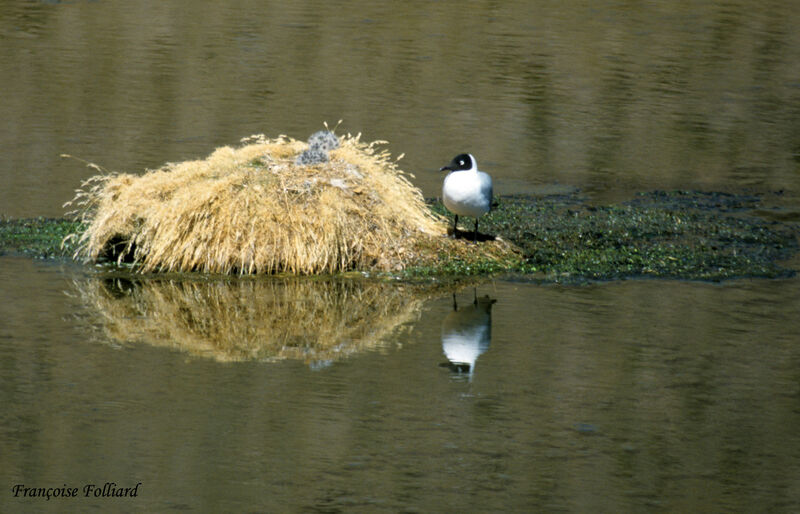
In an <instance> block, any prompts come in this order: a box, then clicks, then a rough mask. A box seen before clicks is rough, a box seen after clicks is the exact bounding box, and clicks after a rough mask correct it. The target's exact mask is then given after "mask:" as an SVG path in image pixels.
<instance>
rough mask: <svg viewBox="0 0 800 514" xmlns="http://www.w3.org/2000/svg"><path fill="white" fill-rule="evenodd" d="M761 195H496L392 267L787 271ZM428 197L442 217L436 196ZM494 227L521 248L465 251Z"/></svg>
mask: <svg viewBox="0 0 800 514" xmlns="http://www.w3.org/2000/svg"><path fill="white" fill-rule="evenodd" d="M762 199H763V198H762V197H760V196H753V195H731V194H722V193H704V192H696V191H672V192H663V191H654V192H649V193H642V194H639V195H637V196H636V197H635V198H633V199H632V200H630V201H628V202H624V203H621V204H614V205H607V206H593V205H590V204H588V203H587V202H586V201H585V199H584V198H582V197H581V196H580V195H578V194H572V195H550V196H542V197H532V196H504V197H500V198H499V199H498V202H499V203H498V205H497V206H496V207H495V208H494V209H493V210H492V212H490V213H489V214H488V215H486V216H484V217H482V218H481V220H480V227H479V228H480V237H479V242H478V243H472V242H471V241H464V244H463V245H462V246H463V247H464V248H463V249H462V250H463V251H458V252H456V251H455V250H453V248H455V247H453V246H452V245H450V246H448V245H440V246H437V247H436V248H431V252H432V253H433V254H435V258H434V259H433V260H432V263H431V264H429V265H424V266H414V267H410V268H407V269H406V270H405V271H404V272H402V273H401V274H400V275H401V277H403V278H407V279H425V278H427V277H436V278H437V279H448V278H450V279H453V278H456V279H460V278H463V277H465V276H485V275H498V274H501V275H506V276H511V277H513V278H521V279H524V280H534V281H540V282H581V281H586V280H617V279H623V278H634V277H653V278H671V279H690V280H711V281H718V280H724V279H730V278H742V277H763V278H777V277H786V276H791V275H793V274H794V273H795V271H794V270H792V269H788V268H786V267H784V266H781V264H780V263H781V261H783V260H786V259H788V258H790V257H792V256H793V255H795V254H796V253H797V252H798V235H800V228H799V227H800V225H798V223H795V222H784V221H777V220H765V219H763V218H761V217H759V216H757V215H756V214H755V213H756V212H760V213H763V212H764V207H763V205H762ZM429 204H430V206H431V208H432V210H434V211H435V212H438V213H440V214H444V215H446V216H450V214H449V213H448V212H447V211H446V209H445V208H444V206H443V205H442V204H441V203H440V202H434V201H431V202H429ZM777 214H780V213H777ZM776 217H778V218H780V216H776ZM451 223H452V218H451ZM473 223H474V222H473V220H472V218H467V219H464V220H461V223H460V231H461V230H463V231H464V232H461V233H460V235H461V236H462V237H463V238H465V239H466V240H471V238H472V232H471V229H472V226H473ZM83 230H84V227H83V226H81V224H80V223H79V222H77V221H68V220H65V219H52V218H35V219H20V220H0V254H2V253H22V254H26V255H30V256H34V257H41V258H47V257H60V256H71V255H73V253H74V250H75V248H74V246H73V244H72V243H71V241H72V240H74V238H73V239H72V240H70V239H68V240H67V243H66V244H65V245H64V246H62V241H63V240H64V238H65V237H66V236H67V235H68V234H71V233H78V234H79V233H81V232H82V231H83ZM494 235H499V236H500V237H501V238H503V239H504V240H506V241H509V242H511V243H513V244H514V245H516V246H517V247H518V248H519V250H520V251H519V252H518V253H513V252H512V253H508V252H506V253H498V254H497V255H489V256H487V255H486V254H485V253H481V252H474V253H473V252H470V251H469V249H470V248H472V245H473V244H477V245H482V244H486V243H485V242H481V241H480V239H484V240H485V239H486V238H487V237H488V238H491V237H492V236H494Z"/></svg>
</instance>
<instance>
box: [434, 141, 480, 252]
mask: <svg viewBox="0 0 800 514" xmlns="http://www.w3.org/2000/svg"><path fill="white" fill-rule="evenodd" d="M445 170H448V171H449V172H450V173H448V174H447V176H446V177H445V178H444V184H443V185H442V200H443V201H444V206H445V207H447V208H448V209H449V210H450V212H452V213H453V214H455V215H456V218H455V221H454V222H453V237H456V234H457V233H458V216H459V215H461V216H473V217H474V218H475V233H474V235H473V240H474V241H477V240H478V218H479V217H480V216H482V215H483V214H486V213H487V212H489V209H491V208H492V177H490V176H489V174H488V173H484V172H482V171H479V170H478V163H477V162H475V158H474V157H473V156H472V155H471V154H468V153H462V154H459V155H456V156H455V157H454V158H453V160H452V161H450V164H448V165H447V166H442V168H441V169H440V170H439V171H445Z"/></svg>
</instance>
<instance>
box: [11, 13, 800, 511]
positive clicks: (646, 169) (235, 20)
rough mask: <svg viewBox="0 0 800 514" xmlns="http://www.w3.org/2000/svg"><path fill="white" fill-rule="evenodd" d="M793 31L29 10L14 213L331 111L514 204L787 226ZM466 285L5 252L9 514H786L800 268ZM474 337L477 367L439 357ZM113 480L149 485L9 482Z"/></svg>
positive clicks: (19, 25)
mask: <svg viewBox="0 0 800 514" xmlns="http://www.w3.org/2000/svg"><path fill="white" fill-rule="evenodd" d="M798 16H800V14H798V11H797V9H796V8H795V6H794V5H793V3H792V2H768V3H764V4H759V5H758V6H756V5H750V4H746V3H737V2H696V3H693V4H691V5H680V6H672V5H670V6H667V5H666V4H665V5H662V4H659V3H644V4H637V5H627V4H620V3H612V2H600V3H598V2H570V3H567V4H564V3H549V4H544V5H541V6H531V5H529V3H527V2H505V3H502V4H499V5H496V4H492V3H472V4H470V5H469V8H465V7H464V4H463V3H455V2H438V3H433V4H429V3H407V4H402V5H400V4H396V3H379V2H356V3H351V4H349V5H348V6H347V7H342V6H339V5H333V4H329V3H324V2H317V1H310V2H306V3H302V4H301V3H280V2H279V3H265V2H247V1H240V2H225V3H216V2H204V3H197V2H185V1H175V2H168V3H164V2H136V3H131V2H119V1H104V2H89V1H80V0H78V1H75V2H65V3H61V2H39V1H20V2H14V3H12V4H11V5H6V6H4V7H3V9H2V12H0V40H1V41H2V44H0V89H1V90H2V91H4V92H5V94H4V99H3V101H2V102H0V118H2V119H3V120H4V123H3V124H1V125H0V177H2V179H3V187H2V188H0V215H5V216H13V217H19V216H38V215H45V216H60V215H62V214H63V212H64V211H63V209H62V208H61V204H62V203H63V202H65V201H67V200H69V199H70V198H71V196H72V194H73V189H74V188H76V187H77V186H78V185H79V183H80V181H81V180H83V179H85V178H88V177H89V176H91V175H92V174H93V173H95V172H94V171H93V170H92V169H88V168H86V167H85V166H84V165H83V164H82V163H80V162H78V161H75V160H71V159H62V158H60V157H59V155H60V154H62V153H67V154H71V155H74V156H76V157H79V158H81V159H85V160H88V161H91V162H96V163H98V164H101V165H103V166H105V167H107V168H108V169H111V170H119V171H129V172H140V171H141V170H143V169H145V168H153V167H157V166H159V165H161V164H162V163H164V162H168V161H176V160H183V159H187V158H195V157H204V156H205V155H207V154H208V153H210V152H211V151H212V150H213V149H214V148H215V147H217V146H219V145H223V144H236V143H237V141H238V140H239V139H240V138H241V137H244V136H248V135H250V134H253V133H266V134H267V135H271V136H274V135H278V134H281V133H284V134H288V135H290V136H293V137H297V138H303V139H304V138H306V137H307V136H308V135H309V134H311V133H312V132H314V131H316V130H318V129H319V128H321V124H322V121H325V120H327V121H328V122H329V123H331V124H335V123H336V122H337V121H338V120H339V119H341V118H343V119H344V122H343V123H342V126H341V127H340V128H339V129H338V130H339V131H344V132H352V133H357V132H363V133H364V139H365V140H373V139H387V140H389V141H390V144H389V149H390V150H391V151H392V152H393V153H394V154H400V153H405V154H406V156H405V158H404V160H403V161H401V162H402V163H403V168H404V169H405V170H407V171H411V172H414V173H415V174H416V179H415V180H416V183H417V184H418V185H419V186H420V187H421V188H422V190H423V192H424V193H425V194H426V195H427V196H434V195H437V194H439V188H440V187H441V179H442V177H441V175H440V174H438V173H437V172H435V170H437V169H438V168H439V167H440V166H442V165H444V164H446V163H447V162H448V161H449V160H450V159H451V158H452V156H453V155H455V154H456V153H459V152H461V151H469V152H471V153H473V154H474V155H475V156H476V158H477V160H478V161H479V164H480V166H481V168H482V169H485V170H486V171H489V172H490V173H492V175H493V177H494V180H495V188H496V190H498V192H500V193H511V192H531V193H534V194H535V193H541V192H544V191H548V190H551V189H552V188H558V187H577V188H580V189H581V190H583V191H584V192H585V193H586V194H587V196H588V197H589V198H590V200H591V201H594V202H605V201H611V200H617V199H627V198H630V196H631V195H632V194H634V193H635V192H636V191H643V190H649V189H653V188H682V189H683V188H685V189H689V188H702V189H706V190H717V191H720V190H721V191H736V192H740V191H747V192H753V193H766V192H772V191H775V190H781V189H782V190H784V194H783V195H782V196H780V202H781V204H782V205H781V207H782V209H783V212H782V214H781V216H782V217H783V218H784V219H797V217H798V208H797V206H798V205H800V202H798V191H800V173H798V163H800V146H798V143H797V142H798V140H800V139H798V136H800V70H799V69H798V67H797V64H796V63H798V62H800V35H799V34H798V32H797V31H796V30H795V28H796V27H797V26H798V25H800V23H799V22H800V20H799V19H798ZM793 266H794V267H795V268H797V266H798V263H797V262H796V261H795V262H794V263H793ZM452 293H453V291H451V290H448V289H445V288H443V289H428V288H421V289H420V288H414V287H410V286H403V287H400V286H397V285H396V284H384V283H372V282H362V281H347V280H344V281H337V280H334V281H329V280H328V281H325V280H323V281H319V282H318V281H308V280H293V279H279V280H271V279H264V278H263V277H262V278H258V279H250V278H245V279H232V280H220V279H206V278H203V277H194V278H192V279H191V280H177V279H175V278H172V279H169V280H153V279H141V280H130V277H108V276H104V275H103V274H101V273H98V272H97V271H94V270H92V269H91V268H87V267H82V266H79V265H76V264H70V263H64V262H57V263H45V262H38V261H31V260H28V259H19V258H14V257H9V256H3V257H0V297H2V298H4V299H6V301H4V302H2V303H0V398H2V402H3V408H2V409H0V511H2V512H18V511H30V512H39V511H43V510H44V511H59V512H62V511H86V510H91V509H102V510H103V511H151V512H152V511H158V512H162V511H169V510H189V511H278V512H280V511H287V510H288V511H310V512H337V511H348V512H349V511H364V512H374V511H392V512H395V511H409V512H413V511H420V512H431V511H434V512H435V511H457V510H461V511H484V512H485V511H531V510H533V511H547V512H550V511H605V512H616V511H648V512H649V511H653V510H656V511H658V510H664V511H740V512H753V511H765V510H772V511H785V512H796V511H798V510H800V484H799V483H798V481H797V479H796V477H797V476H800V469H798V468H800V435H799V434H800V433H798V431H797V430H796V429H795V427H797V426H798V424H800V373H798V370H800V345H799V344H798V343H800V335H798V332H799V330H798V329H799V328H800V325H798V322H797V313H798V312H800V279H796V278H794V279H786V280H776V281H767V280H762V281H750V280H741V281H733V282H728V283H723V284H707V283H692V282H665V281H625V282H616V283H606V284H595V285H590V286H581V287H577V286H572V287H565V286H537V285H531V284H521V283H512V282H502V281H500V282H487V283H483V284H479V285H478V286H477V288H476V291H475V292H473V290H472V289H471V288H465V289H460V290H458V291H456V298H457V302H458V309H459V314H457V315H456V314H454V313H453V297H452ZM474 294H477V296H478V297H483V296H484V295H489V296H490V297H491V298H492V299H495V300H496V303H494V304H493V305H492V306H491V316H489V315H488V313H486V312H485V311H481V310H477V311H476V310H475V309H474V307H473V306H472V300H473V295H474ZM470 309H473V312H470ZM454 333H455V334H459V336H460V337H461V338H462V340H463V341H462V343H463V346H464V348H462V351H464V352H467V353H468V354H470V355H472V356H473V357H475V356H477V357H476V359H477V360H476V361H475V363H474V366H473V367H472V368H471V371H470V372H468V371H465V369H464V366H463V365H462V366H460V369H461V370H462V371H461V372H458V371H455V370H454V369H451V368H459V367H458V366H447V365H446V364H447V362H448V355H450V356H452V351H448V347H447V345H446V344H445V345H444V346H443V334H444V336H445V337H448V336H452V334H454ZM445 342H446V341H445ZM470 342H472V343H474V344H473V346H470V344H469V343H470ZM470 352H471V353H470ZM105 482H115V483H116V484H117V485H118V486H119V487H123V488H124V487H133V486H135V485H136V484H137V483H139V482H141V484H142V485H141V486H140V489H139V495H138V496H137V498H126V499H122V498H93V497H90V498H85V497H79V498H65V499H51V500H50V501H46V500H43V499H39V498H26V499H22V498H14V497H13V493H12V491H11V488H12V487H13V486H14V485H16V484H25V485H26V486H28V487H61V486H63V485H64V484H67V485H68V486H70V487H78V488H82V487H84V486H85V485H87V484H98V485H99V486H101V487H102V484H104V483H105Z"/></svg>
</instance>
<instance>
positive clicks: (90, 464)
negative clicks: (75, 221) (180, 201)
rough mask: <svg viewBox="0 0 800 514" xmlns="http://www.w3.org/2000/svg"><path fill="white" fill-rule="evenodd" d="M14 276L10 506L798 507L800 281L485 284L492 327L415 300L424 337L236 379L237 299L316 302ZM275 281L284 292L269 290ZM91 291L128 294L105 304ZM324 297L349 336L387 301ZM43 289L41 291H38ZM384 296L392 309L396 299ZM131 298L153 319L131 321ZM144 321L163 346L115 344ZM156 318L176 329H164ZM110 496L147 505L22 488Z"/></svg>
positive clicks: (344, 294) (401, 331)
mask: <svg viewBox="0 0 800 514" xmlns="http://www.w3.org/2000/svg"><path fill="white" fill-rule="evenodd" d="M2 264H3V266H2V268H1V269H2V271H1V272H0V273H1V274H2V277H1V278H2V281H0V284H2V286H0V287H2V290H0V293H2V294H3V295H4V297H5V298H17V301H15V302H8V303H5V304H3V306H2V307H0V315H2V319H3V320H4V324H3V325H2V331H0V363H2V364H0V377H2V394H3V396H4V398H5V399H4V408H3V412H2V424H1V425H0V426H2V428H3V431H2V436H0V455H2V459H3V465H2V466H1V467H0V482H2V483H3V484H4V486H5V488H6V491H5V492H4V493H3V494H2V495H0V500H1V501H2V505H3V506H4V508H3V509H2V510H3V511H4V512H10V511H18V510H20V509H23V510H30V511H38V510H40V509H43V508H51V509H52V510H54V511H63V510H64V509H65V508H67V507H68V508H69V509H70V510H71V509H73V508H74V509H76V510H88V509H89V508H90V507H98V508H101V509H103V510H106V509H110V510H117V509H121V510H128V509H131V510H146V511H165V510H171V509H181V510H184V509H188V510H206V511H242V510H251V511H253V510H254V511H282V510H285V509H289V510H298V511H301V510H308V511H312V512H313V511H324V512H329V511H338V510H343V511H350V510H359V509H360V510H364V511H375V510H386V511H398V510H407V511H421V512H431V511H442V510H447V511H452V510H468V511H469V510H472V511H483V512H487V511H497V510H509V511H520V510H530V509H537V510H546V511H554V510H555V511H559V510H573V511H574V510H578V511H589V510H591V511H598V510H599V511H606V512H619V511H626V510H652V509H656V510H659V509H664V510H668V511H700V510H709V511H729V510H738V511H742V512H752V511H763V510H778V511H787V512H788V511H796V510H797V509H798V507H800V486H799V485H798V482H797V480H796V477H797V476H800V433H798V431H797V430H796V427H797V426H798V423H800V373H799V372H798V370H799V369H800V346H798V344H797V343H798V339H797V323H796V316H797V312H798V309H800V281H798V280H796V279H795V280H784V281H779V282H772V281H738V282H731V283H726V284H704V283H664V282H658V281H628V282H622V283H615V284H598V285H594V286H587V287H563V286H548V287H541V286H535V285H527V284H515V283H504V282H499V283H486V284H483V285H481V286H479V287H478V288H477V294H478V295H479V296H481V297H482V296H484V295H490V296H491V297H492V298H494V299H496V300H497V301H496V303H494V305H492V307H491V316H489V315H487V314H486V313H485V311H484V310H483V309H479V312H476V310H475V308H474V307H473V304H472V300H473V295H474V294H475V293H474V292H473V291H472V290H471V288H467V289H463V290H460V291H458V292H457V295H456V297H457V300H458V303H459V305H458V309H459V312H460V313H462V315H460V316H455V317H454V316H453V298H452V297H451V296H450V294H449V293H446V292H441V291H440V292H437V293H434V294H432V295H431V296H430V297H429V298H428V299H426V300H425V301H424V302H421V303H415V302H416V298H417V296H415V295H412V294H411V293H410V292H409V293H408V296H407V304H408V305H410V306H411V308H412V310H413V314H414V315H413V316H412V317H411V318H409V319H411V321H405V322H402V324H401V325H400V326H398V327H395V330H392V331H389V332H382V331H381V329H382V324H384V323H386V319H385V318H383V317H375V318H373V319H367V320H360V321H357V322H355V323H365V324H366V325H367V326H369V327H370V330H365V331H364V332H363V333H362V336H361V338H360V339H358V340H356V339H347V340H342V341H338V342H337V345H336V346H337V347H338V348H339V350H340V351H341V352H342V353H343V355H342V356H341V357H335V356H333V357H331V355H328V356H329V357H330V358H329V359H327V360H320V359H314V358H313V355H316V354H314V353H313V352H318V351H319V349H315V348H311V349H309V352H311V354H310V355H312V358H309V359H302V358H300V359H283V360H278V361H275V362H264V361H263V359H264V358H266V354H262V355H260V358H261V359H262V360H248V359H246V358H245V359H239V360H238V361H235V362H230V360H229V359H228V357H230V355H231V352H230V351H228V349H227V348H226V347H225V344H224V343H220V345H219V348H217V349H216V350H215V351H210V350H208V348H206V347H205V346H204V341H203V336H204V335H207V334H212V335H213V334H215V333H216V330H217V327H215V326H214V324H215V323H216V325H217V326H221V325H223V324H224V323H225V319H226V318H227V317H236V318H239V319H241V318H243V317H245V316H246V313H248V312H250V310H251V309H252V308H253V307H252V306H251V305H250V304H248V303H245V302H243V301H238V302H237V300H244V299H248V300H252V299H253V298H261V299H260V300H255V303H256V304H259V303H265V304H271V305H273V309H275V310H280V308H281V307H282V305H283V304H282V302H289V303H293V304H294V305H296V306H297V308H298V309H301V310H302V309H303V308H304V307H303V305H305V302H308V298H309V297H310V296H313V295H314V294H315V292H314V291H310V290H308V289H305V288H303V289H302V293H303V296H301V297H295V298H292V297H291V291H293V290H294V289H293V288H294V286H292V283H291V282H283V281H278V282H277V283H276V282H274V281H270V280H259V281H255V282H254V281H251V280H248V279H245V280H244V281H243V282H242V281H233V282H227V281H225V282H210V283H205V284H204V285H202V284H201V285H198V286H197V287H199V288H200V289H199V290H206V291H208V289H207V288H213V289H218V290H219V289H222V290H223V294H224V295H226V296H225V297H226V298H227V299H228V303H227V304H226V306H224V307H222V311H223V312H224V314H223V312H219V311H218V313H217V314H216V315H215V316H214V317H209V318H206V317H204V315H203V313H204V312H208V307H209V305H211V304H214V303H215V300H214V299H210V298H212V297H214V295H213V294H205V295H196V294H194V292H191V291H187V290H184V293H185V294H183V295H181V294H178V295H175V294H172V295H171V294H170V293H169V292H170V291H173V289H174V287H175V284H174V283H173V284H170V283H160V284H156V283H149V284H148V283H146V282H145V283H139V284H138V285H137V284H133V285H131V284H128V287H127V288H126V290H125V292H121V290H120V289H114V288H113V287H112V286H110V285H109V282H108V281H104V280H103V279H102V278H99V277H97V276H96V275H94V274H91V273H88V272H87V271H85V270H82V269H80V268H79V267H76V266H72V265H48V264H40V263H34V262H31V261H28V260H24V259H11V258H4V259H3V261H2ZM259 284H260V285H261V286H263V287H266V288H270V289H273V290H274V291H275V293H274V295H273V296H267V297H261V296H260V295H259V294H255V295H252V294H251V291H252V290H253V289H255V290H256V293H258V291H259V288H260V286H259ZM92 285H94V286H98V287H100V288H102V289H103V290H109V291H116V292H117V293H118V294H117V295H108V296H107V297H106V299H105V300H104V301H98V300H97V297H96V290H93V289H92V288H91V287H87V286H92ZM179 287H182V286H179ZM319 287H320V288H321V289H320V290H321V291H324V293H323V294H324V295H326V297H327V298H328V299H329V300H330V305H331V307H330V310H329V311H328V312H327V313H325V316H326V319H327V320H328V322H329V323H336V320H337V319H338V318H348V317H349V316H350V312H351V310H350V309H351V307H350V306H348V302H353V301H360V300H364V299H365V298H366V297H367V296H369V295H370V291H369V290H368V288H357V287H344V286H342V287H338V288H335V290H336V291H338V293H336V292H333V291H334V290H332V289H330V288H328V287H326V286H325V285H320V286H319ZM27 288H32V289H34V290H35V291H36V292H37V296H36V298H33V297H32V296H31V295H22V296H20V295H19V294H18V292H19V291H20V290H25V289H27ZM359 295H361V298H357V297H358V296H359ZM279 296H283V300H281V302H275V300H274V298H275V297H279ZM132 297H136V298H135V299H132ZM369 301H370V302H372V303H370V304H369V305H370V306H371V307H373V308H374V309H375V310H376V311H380V310H381V305H382V302H383V301H384V300H383V299H382V298H380V297H378V296H375V297H374V298H371V299H369ZM394 301H397V300H396V299H395V300H394ZM132 303H136V304H138V305H140V306H141V305H145V304H147V305H149V306H150V309H149V311H147V312H139V313H138V314H136V315H134V314H132V312H131V311H130V308H131V304H132ZM156 305H158V306H159V307H158V308H155V306H156ZM397 305H398V304H395V306H397ZM173 307H180V308H183V309H184V313H185V314H184V315H183V317H182V318H181V320H176V319H172V318H170V317H169V312H170V309H171V308H173ZM256 308H258V305H257V306H256ZM395 308H397V309H399V307H395ZM318 315H320V316H322V314H321V313H318ZM132 316H135V317H138V318H139V321H140V323H141V325H142V326H144V327H146V328H145V331H144V332H143V333H138V334H137V333H135V332H133V331H130V332H128V333H122V332H120V331H119V330H118V328H119V326H124V324H125V323H126V322H127V321H128V320H126V318H128V317H132ZM162 318H165V319H166V320H164V319H162ZM190 321H191V323H193V324H194V328H193V329H191V330H187V332H188V331H191V332H192V333H193V334H194V337H195V341H194V343H193V344H194V345H195V347H196V348H198V349H199V352H200V353H203V352H205V354H204V355H202V356H195V355H192V351H191V343H190V342H188V338H187V336H186V335H184V343H183V347H182V348H180V349H177V348H164V346H165V341H164V339H171V342H172V343H174V342H175V341H177V340H179V339H180V336H178V335H176V334H175V332H174V331H175V330H176V326H179V325H181V324H182V323H184V324H189V323H190ZM274 321H275V320H274V319H271V318H270V317H269V316H266V317H264V318H262V319H258V320H251V321H250V324H249V326H250V327H251V328H252V329H255V330H258V329H260V328H262V327H269V326H271V324H272V323H273V322H274ZM350 321H351V322H352V319H351V320H350ZM159 324H162V325H161V326H162V328H163V330H164V332H165V333H170V335H169V336H162V337H161V338H159V337H158V336H157V333H158V332H157V331H156V330H154V329H153V330H150V329H149V327H155V326H159ZM201 327H204V328H201ZM304 329H308V327H299V328H298V329H297V330H301V331H302V330H304ZM171 331H172V332H171ZM456 332H457V333H459V334H460V335H461V337H462V340H461V342H462V345H463V346H464V347H465V348H467V349H468V347H470V345H471V348H472V350H473V355H477V362H474V366H473V367H472V371H471V373H468V372H464V371H462V372H457V371H454V370H452V369H451V368H450V367H447V366H445V365H444V364H446V363H447V362H448V355H451V354H452V350H453V348H452V346H451V347H450V348H449V350H450V351H448V348H447V347H446V344H451V345H452V336H453V334H454V333H456ZM374 333H382V334H384V335H383V336H382V337H380V338H375V337H373V334H374ZM217 337H218V336H217ZM222 339H224V338H220V339H219V340H222ZM267 339H268V338H267V337H265V338H264V339H263V344H264V346H269V344H270V343H269V341H268V340H267ZM446 341H449V343H446ZM348 348H357V349H358V351H354V352H351V353H348V352H347V349H348ZM462 350H463V348H462ZM462 355H463V351H462ZM98 481H100V482H103V481H115V482H117V483H120V484H125V485H127V484H135V483H136V482H142V486H141V487H142V489H141V493H140V496H139V497H138V498H136V499H134V500H130V499H129V500H121V499H93V498H89V499H86V498H78V499H63V500H51V502H49V503H45V502H41V501H31V500H30V499H28V500H26V501H20V500H18V499H14V498H12V497H10V495H9V494H8V487H10V486H11V485H13V484H16V483H24V484H28V485H38V486H61V485H62V484H63V483H67V484H70V485H72V484H75V485H78V486H82V485H83V484H85V483H95V482H98Z"/></svg>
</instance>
